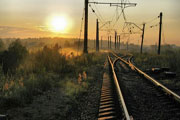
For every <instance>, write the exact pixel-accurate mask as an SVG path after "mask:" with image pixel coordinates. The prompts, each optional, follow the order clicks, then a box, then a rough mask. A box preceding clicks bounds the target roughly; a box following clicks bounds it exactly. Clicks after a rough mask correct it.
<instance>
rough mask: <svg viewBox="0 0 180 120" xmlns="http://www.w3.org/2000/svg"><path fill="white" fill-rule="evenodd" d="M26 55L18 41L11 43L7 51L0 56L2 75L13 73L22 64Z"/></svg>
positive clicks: (25, 50)
mask: <svg viewBox="0 0 180 120" xmlns="http://www.w3.org/2000/svg"><path fill="white" fill-rule="evenodd" d="M27 53H28V52H27V49H26V48H25V47H24V46H22V45H21V43H20V41H19V40H16V41H14V42H12V43H11V44H10V45H9V48H8V50H6V51H4V52H3V54H2V65H3V71H4V73H5V74H7V73H8V72H10V73H13V72H15V69H16V68H17V67H18V66H19V65H20V64H21V63H22V61H23V60H24V58H25V57H26V55H27Z"/></svg>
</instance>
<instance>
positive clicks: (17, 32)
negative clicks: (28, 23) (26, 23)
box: [0, 26, 51, 38]
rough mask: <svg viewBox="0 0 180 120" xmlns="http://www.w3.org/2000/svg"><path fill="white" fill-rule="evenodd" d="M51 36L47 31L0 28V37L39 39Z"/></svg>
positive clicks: (11, 27) (12, 27)
mask: <svg viewBox="0 0 180 120" xmlns="http://www.w3.org/2000/svg"><path fill="white" fill-rule="evenodd" d="M49 35H51V34H50V33H49V32H48V31H41V30H40V29H32V28H23V27H14V26H0V37H4V38H7V37H20V38H21V37H23V38H24V37H35V36H37V37H40V36H49Z"/></svg>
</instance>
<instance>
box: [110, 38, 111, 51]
mask: <svg viewBox="0 0 180 120" xmlns="http://www.w3.org/2000/svg"><path fill="white" fill-rule="evenodd" d="M110 49H111V36H110Z"/></svg>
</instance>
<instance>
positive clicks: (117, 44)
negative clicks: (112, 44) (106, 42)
mask: <svg viewBox="0 0 180 120" xmlns="http://www.w3.org/2000/svg"><path fill="white" fill-rule="evenodd" d="M116 41H117V43H116V46H117V49H118V50H119V35H117V40H116Z"/></svg>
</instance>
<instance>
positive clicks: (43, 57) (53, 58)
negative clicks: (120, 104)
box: [0, 40, 104, 110]
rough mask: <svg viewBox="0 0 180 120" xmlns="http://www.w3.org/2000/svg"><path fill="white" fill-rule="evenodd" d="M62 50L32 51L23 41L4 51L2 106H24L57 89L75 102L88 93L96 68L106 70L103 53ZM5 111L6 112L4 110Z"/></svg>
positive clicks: (0, 89) (0, 78) (0, 82)
mask: <svg viewBox="0 0 180 120" xmlns="http://www.w3.org/2000/svg"><path fill="white" fill-rule="evenodd" d="M59 49H61V47H60V46H59V45H58V44H56V45H55V46H53V47H47V46H44V47H43V49H39V50H38V51H36V52H28V51H27V49H26V47H24V46H23V45H22V44H21V42H20V41H18V40H16V41H14V42H12V43H11V44H10V45H9V47H8V49H7V50H3V51H1V52H0V55H1V59H0V61H1V64H0V107H1V108H4V109H9V108H11V107H17V106H24V105H25V104H28V103H31V102H32V100H33V99H34V97H35V96H37V95H41V94H43V93H44V92H46V91H48V90H51V89H54V88H57V89H60V90H63V91H64V92H65V94H66V95H67V96H69V97H70V98H71V99H73V100H75V99H76V97H77V96H79V95H80V94H82V93H83V92H86V91H87V89H88V87H89V85H90V84H91V81H92V79H93V77H92V76H93V74H92V73H91V72H92V71H93V68H92V67H94V66H96V67H100V68H103V62H104V57H102V56H103V55H102V54H100V53H99V54H98V53H90V54H88V55H81V56H74V55H73V53H72V55H71V56H66V55H64V54H61V53H60V52H59V51H60V50H59ZM1 110H3V109H1Z"/></svg>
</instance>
